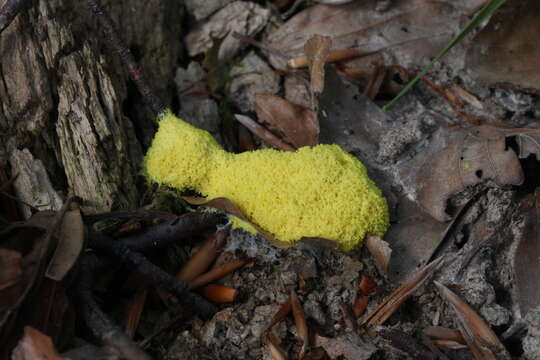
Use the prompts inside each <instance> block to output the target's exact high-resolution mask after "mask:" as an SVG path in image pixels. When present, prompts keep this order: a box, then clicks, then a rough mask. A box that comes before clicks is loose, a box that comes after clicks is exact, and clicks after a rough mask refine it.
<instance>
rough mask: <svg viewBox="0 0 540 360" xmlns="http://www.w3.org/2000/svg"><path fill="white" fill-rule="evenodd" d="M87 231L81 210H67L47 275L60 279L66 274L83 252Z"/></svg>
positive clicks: (50, 277)
mask: <svg viewBox="0 0 540 360" xmlns="http://www.w3.org/2000/svg"><path fill="white" fill-rule="evenodd" d="M85 231H86V230H85V226H84V222H83V219H82V215H81V211H80V210H79V209H76V210H71V211H68V212H66V214H65V215H64V219H63V220H62V225H61V226H60V233H59V240H58V244H57V246H56V250H55V252H54V254H53V256H52V258H51V261H50V262H49V265H48V267H47V270H46V272H45V276H46V277H48V278H49V279H53V280H56V281H60V280H62V279H63V278H64V277H65V276H66V274H67V273H68V272H69V270H71V268H72V267H73V265H75V262H76V261H77V259H78V258H79V255H80V254H81V251H82V249H83V246H84V238H85Z"/></svg>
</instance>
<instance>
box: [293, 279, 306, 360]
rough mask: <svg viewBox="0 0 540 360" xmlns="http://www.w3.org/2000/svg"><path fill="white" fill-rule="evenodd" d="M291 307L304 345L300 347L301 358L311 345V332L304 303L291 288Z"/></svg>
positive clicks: (299, 356)
mask: <svg viewBox="0 0 540 360" xmlns="http://www.w3.org/2000/svg"><path fill="white" fill-rule="evenodd" d="M291 309H292V313H293V318H294V323H295V325H296V331H297V333H298V337H299V338H300V340H301V341H302V347H301V348H300V353H299V354H298V358H299V359H300V360H301V359H302V358H303V357H304V355H305V354H306V351H307V349H308V347H309V333H308V327H307V323H306V315H305V314H304V308H303V307H302V304H300V300H299V299H298V296H297V295H296V292H295V291H294V289H291Z"/></svg>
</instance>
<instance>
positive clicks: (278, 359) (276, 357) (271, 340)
mask: <svg viewBox="0 0 540 360" xmlns="http://www.w3.org/2000/svg"><path fill="white" fill-rule="evenodd" d="M263 338H264V343H265V344H266V346H268V350H269V351H270V355H271V356H272V359H273V360H286V359H287V354H286V353H285V351H284V350H283V349H282V348H281V346H279V345H280V343H281V341H280V340H279V339H278V338H277V337H276V336H275V335H274V334H273V333H271V332H269V333H267V334H264V335H263Z"/></svg>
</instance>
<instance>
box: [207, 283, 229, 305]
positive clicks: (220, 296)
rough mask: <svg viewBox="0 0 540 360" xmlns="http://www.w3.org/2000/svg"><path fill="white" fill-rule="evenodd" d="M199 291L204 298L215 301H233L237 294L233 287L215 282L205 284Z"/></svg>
mask: <svg viewBox="0 0 540 360" xmlns="http://www.w3.org/2000/svg"><path fill="white" fill-rule="evenodd" d="M201 292H202V294H203V296H204V297H205V298H207V299H208V300H210V301H212V302H215V303H229V302H233V301H234V300H236V297H237V296H238V290H236V289H235V288H232V287H229V286H224V285H215V284H211V285H206V286H205V287H204V288H202V291H201Z"/></svg>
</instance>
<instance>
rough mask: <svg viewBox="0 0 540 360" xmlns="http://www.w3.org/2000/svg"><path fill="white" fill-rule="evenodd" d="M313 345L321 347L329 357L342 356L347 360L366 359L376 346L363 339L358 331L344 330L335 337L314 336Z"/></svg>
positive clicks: (375, 349)
mask: <svg viewBox="0 0 540 360" xmlns="http://www.w3.org/2000/svg"><path fill="white" fill-rule="evenodd" d="M314 346H315V347H322V348H323V349H324V351H326V354H327V355H328V356H329V357H330V359H336V358H338V357H340V356H343V357H344V358H345V359H348V360H367V359H369V358H370V357H371V355H373V353H374V352H375V351H377V348H376V347H375V345H373V344H371V343H368V342H365V341H363V340H362V339H361V338H360V336H359V335H358V333H356V332H352V331H350V332H346V333H345V334H343V335H340V336H338V337H336V338H327V337H324V336H320V335H316V336H315V344H314Z"/></svg>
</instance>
